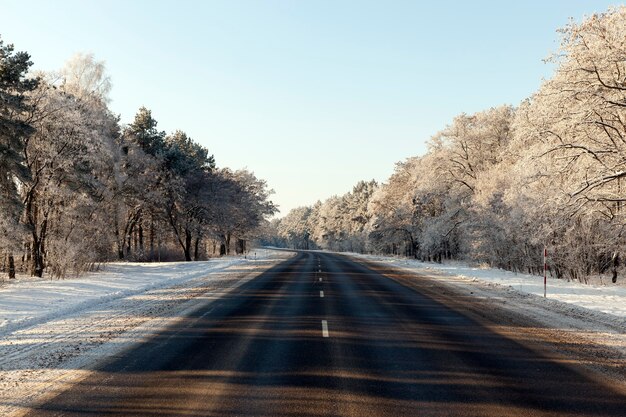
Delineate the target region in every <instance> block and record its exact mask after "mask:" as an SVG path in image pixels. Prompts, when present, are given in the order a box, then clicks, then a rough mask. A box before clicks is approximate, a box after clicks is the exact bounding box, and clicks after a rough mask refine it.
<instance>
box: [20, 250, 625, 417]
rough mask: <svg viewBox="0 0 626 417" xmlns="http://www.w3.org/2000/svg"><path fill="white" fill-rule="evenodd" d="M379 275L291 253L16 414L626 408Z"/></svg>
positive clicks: (423, 286)
mask: <svg viewBox="0 0 626 417" xmlns="http://www.w3.org/2000/svg"><path fill="white" fill-rule="evenodd" d="M386 275H388V274H387V273H386V272H385V271H380V270H379V269H378V268H377V269H376V270H373V269H370V268H368V267H367V266H365V265H363V264H359V263H356V262H353V261H351V260H349V259H347V258H345V257H342V256H338V255H332V254H325V253H314V252H313V253H312V252H302V253H299V254H297V255H296V256H295V257H293V258H291V259H289V260H287V261H285V262H284V263H282V264H280V265H278V266H277V267H275V268H273V269H271V270H269V271H267V272H266V273H264V274H262V275H260V276H259V277H258V278H256V279H254V280H252V281H250V282H248V283H246V284H245V285H243V286H241V287H239V288H238V289H237V290H236V291H234V292H232V293H230V294H229V295H227V296H225V297H224V298H222V299H220V300H218V301H215V302H212V303H207V305H206V307H203V308H201V309H198V310H197V311H195V312H193V313H192V314H191V315H189V316H188V317H184V318H181V320H180V321H179V322H178V323H177V324H176V325H175V326H173V327H172V328H170V329H167V330H165V331H163V332H161V333H159V334H158V335H157V336H155V337H154V338H152V339H150V340H149V341H147V342H146V343H144V344H142V345H139V346H138V347H136V348H134V349H131V350H128V351H126V352H124V353H123V354H122V355H119V356H118V357H115V358H112V359H110V360H109V361H108V362H106V363H105V364H104V365H102V366H101V367H100V369H98V370H97V371H96V372H94V373H92V374H91V375H90V376H88V377H87V378H85V379H84V380H83V381H82V382H80V383H78V384H77V385H75V386H73V387H72V388H71V389H68V390H67V391H65V392H62V393H60V394H59V395H58V396H56V397H55V398H52V399H51V400H49V401H48V402H46V403H45V404H41V405H40V406H38V407H36V408H34V409H33V410H32V411H31V412H30V414H28V415H29V416H36V417H42V416H131V417H132V416H276V417H278V416H359V417H363V416H390V417H399V416H494V417H495V416H497V417H504V416H616V417H617V416H621V417H623V416H626V397H624V396H623V394H620V393H618V392H616V391H614V390H612V389H611V387H608V386H605V385H603V384H601V382H602V381H601V380H598V379H596V378H592V377H590V376H589V375H587V374H585V373H583V372H580V371H578V370H576V369H575V368H574V367H572V366H571V365H570V364H566V363H563V361H558V360H555V359H554V358H553V357H551V356H550V355H547V354H542V353H538V352H537V351H536V350H535V349H531V348H529V347H528V344H526V343H524V344H520V343H518V342H516V341H514V340H511V339H507V338H505V337H502V336H500V335H499V334H498V333H494V332H493V331H491V330H490V327H489V326H486V325H484V324H482V323H481V322H479V321H477V319H475V318H472V317H471V315H468V314H465V313H464V312H463V310H462V309H461V308H459V307H458V306H455V303H454V301H453V299H452V301H450V298H448V299H447V301H446V300H444V301H442V300H441V299H439V297H437V291H438V289H437V286H436V285H435V284H434V281H432V280H430V279H427V278H424V279H419V278H416V279H415V282H416V284H415V285H414V286H411V287H409V286H405V285H403V284H402V283H400V282H398V281H395V280H394V279H391V278H389V277H388V276H386ZM465 301H467V300H465ZM476 302H480V301H479V300H477V301H476ZM599 381H600V382H599Z"/></svg>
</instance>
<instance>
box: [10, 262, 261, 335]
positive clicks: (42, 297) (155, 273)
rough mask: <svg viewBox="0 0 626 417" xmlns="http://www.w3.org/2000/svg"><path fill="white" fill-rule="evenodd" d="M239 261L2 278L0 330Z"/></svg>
mask: <svg viewBox="0 0 626 417" xmlns="http://www.w3.org/2000/svg"><path fill="white" fill-rule="evenodd" d="M267 253H268V252H267V251H264V252H263V253H262V254H260V255H261V257H263V255H265V256H267ZM243 261H244V259H243V258H239V257H236V258H235V257H227V258H218V259H212V260H209V261H205V262H174V263H156V262H155V263H111V264H107V265H106V267H105V268H104V270H103V271H101V272H97V273H90V274H87V275H84V276H82V277H80V278H77V279H65V280H41V279H31V278H21V279H16V280H11V281H5V282H3V283H2V286H1V287H0V336H1V335H3V334H6V333H9V332H12V331H15V330H19V329H22V328H25V327H30V326H33V325H35V324H38V323H43V322H47V321H50V320H53V319H55V318H58V317H62V316H65V315H67V314H70V313H74V312H77V311H80V310H83V309H86V308H90V307H92V306H93V305H94V304H98V303H101V302H104V301H110V300H113V299H116V298H123V297H128V296H130V295H133V294H138V293H142V292H145V291H149V290H153V289H157V288H162V287H167V286H172V285H176V284H179V283H181V282H184V281H187V280H190V279H193V278H198V277H201V276H204V275H207V274H208V273H215V272H219V271H222V270H224V269H225V268H228V267H230V266H233V265H236V264H239V263H242V262H243Z"/></svg>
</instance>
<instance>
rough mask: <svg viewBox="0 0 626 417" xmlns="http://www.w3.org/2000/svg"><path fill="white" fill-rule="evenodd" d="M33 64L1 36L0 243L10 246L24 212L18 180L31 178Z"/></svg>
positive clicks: (11, 272)
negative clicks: (29, 75)
mask: <svg viewBox="0 0 626 417" xmlns="http://www.w3.org/2000/svg"><path fill="white" fill-rule="evenodd" d="M31 65H32V62H31V61H30V55H28V54H27V53H26V52H15V51H14V46H13V45H12V44H8V45H5V44H4V42H3V41H2V39H0V197H1V198H0V237H4V238H5V240H7V241H5V242H0V245H1V246H0V247H4V248H5V249H10V248H11V247H12V246H14V245H15V244H16V242H15V239H12V237H15V235H16V230H17V228H18V220H19V215H20V213H21V206H22V205H21V201H20V198H19V195H18V183H19V182H24V181H26V180H27V179H28V169H27V168H26V166H25V165H24V147H25V143H26V140H27V139H28V137H29V136H30V135H31V134H32V133H33V128H32V126H30V124H29V123H28V122H27V120H26V117H25V115H26V114H27V112H28V111H29V110H30V104H29V103H28V101H27V100H26V97H25V93H27V92H29V91H32V90H34V89H35V88H36V87H37V83H38V80H37V79H27V78H26V73H27V72H28V69H29V68H30V66H31ZM8 258H9V259H8V264H9V278H14V277H15V267H14V262H13V257H12V255H11V253H10V251H9V255H8Z"/></svg>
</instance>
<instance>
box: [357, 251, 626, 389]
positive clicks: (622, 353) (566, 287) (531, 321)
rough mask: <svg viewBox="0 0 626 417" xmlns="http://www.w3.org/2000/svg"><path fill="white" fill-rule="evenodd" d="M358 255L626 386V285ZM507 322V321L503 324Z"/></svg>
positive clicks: (512, 335) (502, 329) (520, 339)
mask: <svg viewBox="0 0 626 417" xmlns="http://www.w3.org/2000/svg"><path fill="white" fill-rule="evenodd" d="M349 256H352V257H354V258H357V259H363V260H366V261H373V262H374V263H378V264H383V265H391V266H394V267H397V268H399V269H403V270H406V271H409V272H411V273H412V275H408V276H407V278H406V279H407V280H408V282H409V283H410V280H412V279H419V277H427V278H430V279H434V280H436V281H437V282H438V283H439V285H438V288H440V291H442V292H443V293H448V290H446V288H449V289H450V290H451V292H450V293H451V294H456V295H457V296H461V297H462V298H468V297H473V298H475V299H480V300H481V303H472V304H470V305H471V306H473V307H472V308H473V309H474V310H472V311H473V313H477V314H478V315H479V316H481V317H482V318H485V319H487V320H488V321H490V322H493V323H495V324H494V325H493V326H492V327H491V328H492V330H494V331H496V332H499V333H501V334H502V335H504V336H506V337H510V338H513V339H515V340H517V341H518V342H523V341H524V338H526V340H533V341H543V342H541V343H543V345H542V346H543V347H544V348H546V349H548V350H550V351H552V352H556V353H558V354H563V355H565V356H564V357H566V358H568V359H567V360H568V361H574V362H576V363H578V364H579V365H581V366H583V367H585V368H587V369H588V370H591V371H592V372H593V373H600V374H602V375H603V378H608V379H609V380H613V381H614V383H615V384H616V385H620V386H622V387H623V388H624V389H626V384H625V383H624V381H626V288H624V286H621V285H615V284H605V285H585V284H582V283H578V282H567V281H561V280H557V279H551V278H548V286H547V288H548V291H547V298H544V297H543V277H542V276H541V277H539V276H533V275H525V274H515V273H512V272H509V271H503V270H500V269H495V268H484V267H473V266H471V265H468V264H465V263H462V262H454V263H444V264H436V263H426V262H420V261H416V260H410V259H406V258H398V257H385V256H374V255H360V254H349ZM503 323H508V324H503Z"/></svg>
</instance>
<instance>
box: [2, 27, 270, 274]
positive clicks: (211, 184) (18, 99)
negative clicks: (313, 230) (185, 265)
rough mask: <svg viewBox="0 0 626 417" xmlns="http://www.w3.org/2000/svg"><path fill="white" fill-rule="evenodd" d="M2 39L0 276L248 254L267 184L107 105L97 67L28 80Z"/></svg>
mask: <svg viewBox="0 0 626 417" xmlns="http://www.w3.org/2000/svg"><path fill="white" fill-rule="evenodd" d="M32 65H33V64H32V61H31V58H30V55H29V54H28V53H27V52H18V51H16V50H15V47H14V46H13V45H12V44H7V43H4V42H3V40H2V39H0V272H2V273H3V274H8V277H9V278H15V276H16V273H25V274H30V275H32V276H35V277H42V276H44V273H45V274H46V275H47V276H50V277H63V276H65V275H67V274H70V273H71V274H77V273H80V272H83V271H87V270H90V269H92V268H94V267H96V266H98V265H99V264H100V263H101V262H105V261H111V260H130V261H165V260H187V261H190V260H199V259H206V258H207V257H209V256H213V255H223V254H228V253H230V252H231V251H234V252H237V253H243V252H245V251H246V242H247V241H248V240H250V239H253V238H255V237H256V236H258V233H259V230H260V228H261V227H262V226H263V225H264V224H266V223H267V219H268V218H269V217H271V216H272V215H273V214H274V213H275V212H276V211H277V208H276V207H275V205H274V204H273V203H272V201H270V199H269V197H270V195H271V193H272V191H271V190H269V189H268V186H267V184H266V182H265V181H264V180H261V179H259V178H257V177H256V176H255V175H254V174H253V173H252V172H249V171H247V170H230V169H228V168H221V167H218V166H217V165H216V162H215V159H214V157H213V155H211V154H210V152H209V151H208V150H207V149H206V148H205V147H203V146H201V145H200V144H199V143H198V142H196V141H194V140H193V139H192V138H191V137H189V136H188V135H187V134H186V133H185V132H184V131H182V130H177V131H175V132H172V133H166V132H163V131H160V130H158V128H157V120H156V119H155V118H154V116H153V114H152V112H151V111H150V110H149V109H147V108H145V107H142V108H140V109H138V111H137V113H136V115H135V118H134V120H133V122H132V123H130V124H127V125H124V124H122V123H121V122H120V117H119V116H118V115H116V114H114V113H113V112H112V111H111V109H110V108H109V98H108V94H109V91H110V88H111V81H110V79H109V77H108V76H107V74H106V71H105V67H104V63H103V62H100V61H97V60H95V59H94V57H93V55H90V54H77V55H76V56H74V57H73V58H72V59H70V60H69V61H68V62H67V64H66V65H65V67H64V68H62V69H61V70H59V71H55V72H36V73H31V71H30V69H31V66H32Z"/></svg>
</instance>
